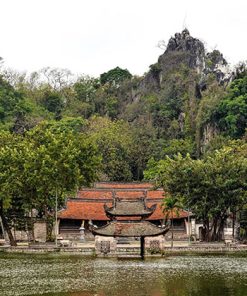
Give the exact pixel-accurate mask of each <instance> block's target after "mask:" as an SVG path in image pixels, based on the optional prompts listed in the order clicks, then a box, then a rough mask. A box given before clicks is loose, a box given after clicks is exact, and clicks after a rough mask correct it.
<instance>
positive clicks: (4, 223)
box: [0, 203, 17, 247]
mask: <svg viewBox="0 0 247 296" xmlns="http://www.w3.org/2000/svg"><path fill="white" fill-rule="evenodd" d="M0 216H1V218H2V223H3V227H4V229H5V230H6V232H7V234H8V237H9V242H10V245H11V246H13V247H15V246H16V245H17V244H16V241H15V239H14V237H13V234H12V232H11V229H10V227H9V224H8V221H7V220H6V218H5V216H4V214H3V206H2V203H1V204H0Z"/></svg>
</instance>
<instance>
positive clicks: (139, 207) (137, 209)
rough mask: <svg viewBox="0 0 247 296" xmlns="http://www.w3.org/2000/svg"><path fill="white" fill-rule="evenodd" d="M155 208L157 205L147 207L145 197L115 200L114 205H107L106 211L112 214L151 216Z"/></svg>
mask: <svg viewBox="0 0 247 296" xmlns="http://www.w3.org/2000/svg"><path fill="white" fill-rule="evenodd" d="M154 210H155V205H154V206H152V207H151V208H147V207H146V205H145V202H144V199H139V200H124V199H122V200H119V199H116V200H115V205H114V206H113V207H110V208H109V207H107V206H106V207H105V211H106V213H107V214H108V215H111V216H143V217H144V216H146V217H147V216H150V215H151V214H152V213H153V211H154Z"/></svg>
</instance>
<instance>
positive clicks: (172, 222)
mask: <svg viewBox="0 0 247 296" xmlns="http://www.w3.org/2000/svg"><path fill="white" fill-rule="evenodd" d="M171 222H172V240H171V248H173V212H172V221H171Z"/></svg>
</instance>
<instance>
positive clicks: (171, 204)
mask: <svg viewBox="0 0 247 296" xmlns="http://www.w3.org/2000/svg"><path fill="white" fill-rule="evenodd" d="M162 206H163V213H164V214H165V220H167V219H170V220H171V232H172V237H171V247H172V248H173V239H174V237H173V235H174V227H173V219H174V215H176V216H179V212H178V210H179V208H181V206H180V202H179V200H178V199H176V198H172V197H171V196H168V197H166V198H164V201H163V205H162Z"/></svg>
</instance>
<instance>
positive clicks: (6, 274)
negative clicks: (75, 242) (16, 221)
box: [0, 254, 247, 296]
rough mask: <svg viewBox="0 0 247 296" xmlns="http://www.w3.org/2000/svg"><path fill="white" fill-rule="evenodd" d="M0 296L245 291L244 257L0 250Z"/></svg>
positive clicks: (188, 295)
mask: <svg viewBox="0 0 247 296" xmlns="http://www.w3.org/2000/svg"><path fill="white" fill-rule="evenodd" d="M0 295H1V296H24V295H46V296H133V295H136V296H168V295H169V296H170V295H173V296H178V295H179V296H195V295H200V296H206V295H207V296H208V295H213V296H222V295H226V296H227V295H229V296H233V295H234V296H235V295H237V296H246V295H247V258H234V257H226V256H225V257H223V256H222V257H213V256H212V257H182V256H181V257H170V258H167V259H165V258H164V259H147V260H145V261H144V262H143V261H138V260H117V259H89V258H83V257H80V256H61V255H42V256H41V255H35V256H27V255H18V256H17V255H10V254H9V255H4V256H3V255H0Z"/></svg>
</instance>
